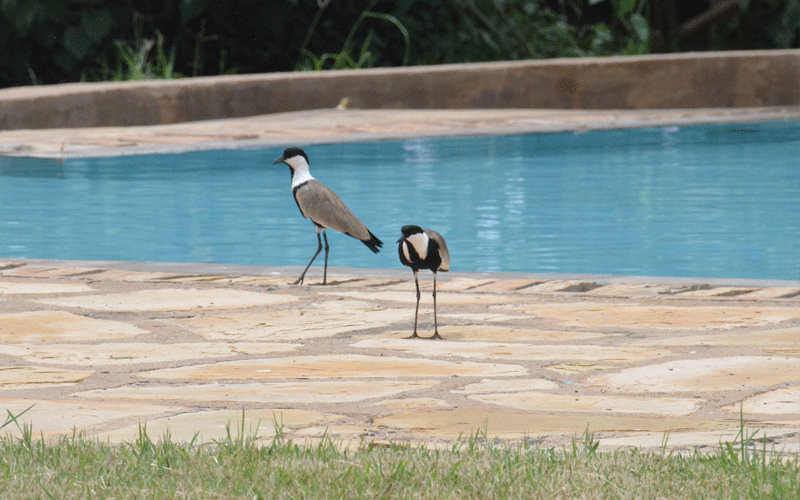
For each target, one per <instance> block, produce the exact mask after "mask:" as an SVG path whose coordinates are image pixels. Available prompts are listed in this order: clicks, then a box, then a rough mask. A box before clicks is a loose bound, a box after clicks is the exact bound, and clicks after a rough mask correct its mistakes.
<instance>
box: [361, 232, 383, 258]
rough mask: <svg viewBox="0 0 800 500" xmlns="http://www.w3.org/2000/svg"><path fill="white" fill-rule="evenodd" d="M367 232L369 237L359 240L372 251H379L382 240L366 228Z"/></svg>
mask: <svg viewBox="0 0 800 500" xmlns="http://www.w3.org/2000/svg"><path fill="white" fill-rule="evenodd" d="M367 232H368V233H369V239H368V240H361V242H362V243H364V244H365V245H367V248H369V249H370V250H372V251H373V252H374V253H378V252H380V250H378V249H379V248H380V247H382V246H383V242H382V241H381V240H379V239H378V237H377V236H375V235H374V234H372V231H370V230H369V229H367Z"/></svg>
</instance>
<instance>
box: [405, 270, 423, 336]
mask: <svg viewBox="0 0 800 500" xmlns="http://www.w3.org/2000/svg"><path fill="white" fill-rule="evenodd" d="M418 273H419V271H417V270H416V269H415V270H414V283H416V285H417V308H416V309H415V310H414V333H413V334H412V335H411V336H410V337H408V338H410V339H416V338H419V335H417V317H418V316H419V298H420V295H421V294H420V293H419V279H418V278H417V274H418Z"/></svg>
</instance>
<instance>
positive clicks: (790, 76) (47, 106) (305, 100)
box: [0, 49, 800, 130]
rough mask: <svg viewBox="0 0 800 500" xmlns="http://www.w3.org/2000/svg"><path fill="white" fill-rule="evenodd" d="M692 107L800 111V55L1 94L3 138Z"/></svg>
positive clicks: (490, 66)
mask: <svg viewBox="0 0 800 500" xmlns="http://www.w3.org/2000/svg"><path fill="white" fill-rule="evenodd" d="M345 97H346V98H348V99H349V104H350V106H351V107H353V108H360V109H490V108H492V109H499V108H506V109H509V108H518V109H530V108H539V109H586V110H601V109H688V108H748V107H769V106H797V105H800V50H797V49H792V50H774V51H737V52H719V53H716V52H714V53H711V52H709V53H689V54H669V55H650V56H636V57H605V58H579V59H578V58H576V59H551V60H538V61H515V62H496V63H474V64H454V65H439V66H419V67H407V68H386V69H384V68H378V69H366V70H358V71H352V70H348V71H325V72H300V73H271V74H256V75H241V76H220V77H202V78H191V79H188V78H187V79H180V80H154V81H139V82H117V83H80V84H63V85H48V86H41V87H20V88H11V89H3V90H0V129H3V130H13V129H41V128H69V127H111V126H133V125H158V124H170V123H182V122H188V121H196V120H214V119H225V118H237V117H245V116H255V115H262V114H270V113H280V112H287V111H301V110H310V109H321V108H332V107H335V106H336V105H337V104H338V103H339V102H340V101H341V100H342V99H343V98H345Z"/></svg>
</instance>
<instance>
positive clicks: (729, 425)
mask: <svg viewBox="0 0 800 500" xmlns="http://www.w3.org/2000/svg"><path fill="white" fill-rule="evenodd" d="M191 269H193V271H190V272H187V266H183V267H180V268H178V267H177V266H176V267H175V268H174V269H173V270H170V266H168V265H162V266H161V267H160V268H159V269H152V268H149V269H148V268H141V266H140V267H138V268H137V266H136V265H134V264H127V265H126V264H120V263H90V262H86V263H81V262H77V263H76V262H60V261H29V260H13V259H12V260H7V261H3V262H0V342H1V343H0V408H1V409H4V410H7V411H8V412H11V413H12V414H19V413H22V412H23V411H24V410H26V409H27V408H30V409H29V410H28V411H27V412H26V413H24V414H23V415H22V417H20V418H19V422H20V423H21V424H30V425H32V426H33V429H34V431H35V433H36V434H39V433H41V434H42V435H44V436H45V437H47V438H49V437H53V436H57V435H64V434H67V435H68V434H71V433H72V432H73V431H74V430H77V431H80V432H85V433H87V434H89V435H93V436H97V438H99V439H101V440H104V441H106V440H107V441H111V442H121V441H131V440H134V439H135V438H136V437H137V435H138V433H139V426H140V425H141V424H146V428H147V431H148V433H149V435H150V436H151V437H153V438H160V437H162V436H163V435H164V433H165V432H169V433H170V436H171V438H172V439H175V440H191V439H193V438H195V437H196V438H197V439H198V440H200V441H203V442H209V441H212V440H214V439H220V438H223V437H224V436H225V435H226V432H227V430H226V426H228V425H230V426H231V427H232V428H234V429H235V428H236V427H237V425H240V421H241V418H242V411H243V410H244V418H245V427H246V429H247V430H248V432H253V433H257V435H258V436H259V439H263V440H265V441H266V440H268V439H270V438H271V437H272V436H274V434H275V432H276V428H277V427H280V428H282V430H283V431H284V432H286V434H287V437H290V438H292V439H293V440H295V441H299V442H304V441H306V440H311V441H313V440H317V439H321V438H322V437H323V436H325V435H326V434H327V435H328V436H334V437H335V438H337V439H338V440H340V442H341V443H343V444H345V445H354V446H357V445H359V444H363V443H364V442H377V443H388V442H405V441H408V440H411V441H415V442H423V443H425V444H427V445H430V446H439V445H445V444H447V443H452V442H453V440H456V439H458V438H459V437H465V436H468V435H470V434H474V433H476V432H481V433H483V432H485V433H486V435H488V436H489V437H492V438H494V437H496V438H500V439H503V440H509V441H511V442H517V441H519V440H522V439H527V440H529V441H530V442H532V443H538V444H541V445H543V446H562V445H565V444H568V443H569V442H570V441H571V439H572V438H573V437H575V436H580V435H581V434H582V433H583V432H584V431H585V430H586V429H587V428H588V430H589V431H590V432H594V433H596V434H595V435H596V437H598V438H599V440H600V443H601V446H602V447H604V448H619V447H626V446H637V447H640V448H652V447H656V448H657V447H660V446H661V445H662V444H663V442H664V439H665V436H666V437H667V445H668V446H669V447H671V448H675V449H678V450H681V449H693V448H694V447H701V448H703V447H707V446H712V447H713V446H715V445H718V444H719V442H720V441H725V440H733V439H734V438H735V437H736V434H737V432H738V430H739V422H740V412H741V415H743V417H744V419H745V421H746V422H747V425H748V428H750V429H759V430H760V431H759V434H758V436H759V437H762V436H766V439H767V441H768V444H769V446H770V447H772V445H774V446H775V449H779V450H784V451H792V452H798V451H800V283H798V284H797V286H792V283H791V282H790V283H788V285H787V283H785V282H783V283H778V284H777V285H773V286H710V285H708V284H707V283H703V282H702V281H696V282H693V283H687V282H686V280H677V279H676V280H675V282H673V283H670V282H669V280H660V281H659V282H657V283H656V282H653V281H654V280H650V281H642V280H636V279H630V280H622V281H621V280H620V279H616V280H606V281H603V280H602V279H600V278H598V279H595V280H590V279H574V280H564V279H557V277H547V276H545V277H536V278H533V277H526V276H515V277H509V278H507V277H500V275H497V276H492V275H474V274H458V273H448V274H447V275H442V276H441V277H440V278H441V279H440V285H441V287H440V293H439V295H438V302H439V311H440V324H441V327H440V330H441V333H442V335H443V336H444V338H445V340H442V341H430V340H409V339H407V338H405V337H407V336H408V335H409V334H410V329H411V327H412V325H413V315H414V300H415V294H414V284H413V278H412V275H411V273H410V272H408V273H405V272H403V273H399V272H395V271H396V270H395V271H392V270H387V271H376V270H371V271H369V272H367V271H364V272H359V270H353V269H348V270H342V269H337V268H334V269H332V270H329V276H333V279H332V281H333V283H332V284H331V285H330V286H325V287H322V286H319V276H318V275H319V269H318V268H312V270H311V271H310V272H309V277H308V278H307V279H306V285H304V286H291V285H288V284H287V283H289V282H291V281H292V280H293V278H294V274H293V273H295V272H296V271H297V270H295V269H293V268H289V269H281V270H273V269H271V268H257V267H254V268H243V267H238V268H237V269H236V270H235V272H220V269H218V268H210V267H208V266H202V265H193V266H191ZM223 271H224V268H223ZM248 271H250V272H248ZM422 285H423V288H424V290H423V299H422V304H421V311H420V314H421V320H420V321H421V327H420V328H421V333H422V334H423V335H425V334H428V333H429V332H428V331H429V330H431V328H432V320H433V318H432V304H431V303H430V293H429V292H430V286H431V281H430V280H429V279H424V280H423V282H422ZM778 285H779V286H778ZM4 431H7V432H11V433H12V434H15V435H19V433H20V429H19V428H17V427H16V425H14V424H11V425H9V426H7V427H6V428H5V429H4Z"/></svg>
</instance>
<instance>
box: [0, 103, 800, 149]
mask: <svg viewBox="0 0 800 500" xmlns="http://www.w3.org/2000/svg"><path fill="white" fill-rule="evenodd" d="M799 118H800V106H780V107H768V108H730V109H728V108H724V109H720V108H714V109H672V110H543V109H538V110H537V109H492V110H487V109H473V110H358V109H320V110H313V111H296V112H288V113H276V114H270V115H260V116H253V117H247V118H230V119H225V120H211V121H199V122H186V123H179V124H171V125H149V126H136V127H94V128H70V129H45V130H4V131H0V155H5V156H26V157H40V158H76V157H97V156H116V155H136V154H154V153H183V152H189V151H198V150H211V149H238V148H270V147H285V146H288V145H309V144H324V143H341V142H358V141H376V140H392V139H409V138H415V137H442V136H464V135H507V134H526V133H543V132H563V131H574V132H577V133H580V132H585V131H590V130H604V129H615V128H635V127H659V126H687V125H694V124H724V123H732V124H735V123H743V122H758V121H762V120H792V119H794V120H796V119H799ZM733 131H734V132H735V130H733Z"/></svg>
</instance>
